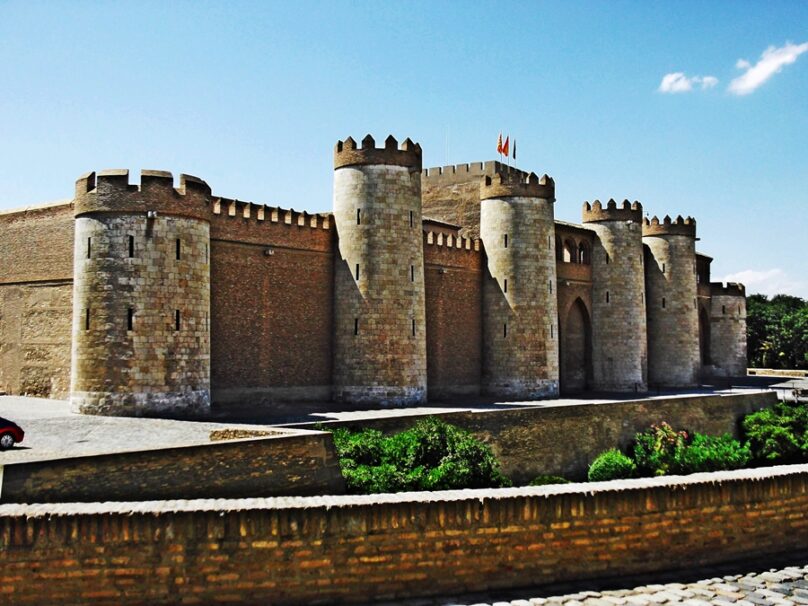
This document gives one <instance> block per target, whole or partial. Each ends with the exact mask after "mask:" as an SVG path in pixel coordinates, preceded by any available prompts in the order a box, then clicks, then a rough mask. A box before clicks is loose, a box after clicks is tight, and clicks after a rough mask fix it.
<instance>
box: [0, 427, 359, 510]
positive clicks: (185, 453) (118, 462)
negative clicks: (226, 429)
mask: <svg viewBox="0 0 808 606" xmlns="http://www.w3.org/2000/svg"><path fill="white" fill-rule="evenodd" d="M276 433H278V434H280V435H277V436H272V437H266V438H257V439H241V440H238V439H236V440H226V441H219V440H217V441H215V442H211V443H208V444H198V445H190V446H181V447H171V448H158V449H152V450H140V451H138V450H132V451H129V452H118V453H110V454H104V455H94V456H80V457H68V458H64V459H60V460H47V461H38V462H37V461H34V462H21V463H14V464H8V465H5V466H3V467H2V473H0V485H1V490H0V502H3V503H55V502H72V501H129V500H144V499H204V498H236V497H257V496H275V495H316V494H323V493H325V494H342V493H344V492H345V484H344V481H343V479H342V474H341V473H340V470H339V463H338V460H337V456H336V451H335V449H334V442H333V440H332V438H331V435H330V434H329V433H324V432H315V431H305V432H301V431H299V430H278V432H276ZM284 433H286V434H287V435H283V434H284ZM136 447H137V436H136V435H135V436H133V448H136Z"/></svg>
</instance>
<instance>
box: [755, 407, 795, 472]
mask: <svg viewBox="0 0 808 606" xmlns="http://www.w3.org/2000/svg"><path fill="white" fill-rule="evenodd" d="M742 426H743V431H744V434H745V436H746V439H747V440H748V443H749V447H750V448H751V451H752V458H753V459H754V460H755V461H756V462H758V463H762V464H771V463H782V464H785V463H799V462H802V461H808V406H805V405H804V404H799V403H786V402H779V403H778V404H775V405H774V406H773V407H772V408H767V409H765V410H761V411H759V412H755V413H752V414H750V415H747V416H746V417H745V418H744V420H743V423H742Z"/></svg>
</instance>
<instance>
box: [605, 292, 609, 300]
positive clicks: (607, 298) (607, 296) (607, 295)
mask: <svg viewBox="0 0 808 606" xmlns="http://www.w3.org/2000/svg"><path fill="white" fill-rule="evenodd" d="M608 302H609V291H608V290H607V291H606V303H608Z"/></svg>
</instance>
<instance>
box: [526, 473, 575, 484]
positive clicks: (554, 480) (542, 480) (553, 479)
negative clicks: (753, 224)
mask: <svg viewBox="0 0 808 606" xmlns="http://www.w3.org/2000/svg"><path fill="white" fill-rule="evenodd" d="M550 484H570V481H569V480H568V479H567V478H562V477H561V476H546V475H541V476H536V477H535V478H533V479H532V480H531V481H530V484H528V486H549V485H550Z"/></svg>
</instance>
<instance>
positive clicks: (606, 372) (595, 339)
mask: <svg viewBox="0 0 808 606" xmlns="http://www.w3.org/2000/svg"><path fill="white" fill-rule="evenodd" d="M582 214H583V223H584V224H586V226H587V227H588V228H590V229H592V230H593V231H594V232H595V234H596V235H597V237H596V238H595V242H594V246H593V249H592V375H593V376H592V387H593V389H595V390H597V391H609V392H635V391H636V392H643V391H647V389H648V384H647V344H646V327H645V279H644V276H643V247H642V205H641V204H640V203H639V202H634V204H629V202H628V200H624V201H623V204H622V205H621V206H620V207H619V208H618V206H617V203H616V202H615V201H614V200H609V202H608V204H607V205H606V208H603V205H602V204H601V203H600V201H599V200H595V202H594V203H593V204H591V205H590V204H589V202H585V203H584V207H583V213H582Z"/></svg>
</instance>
